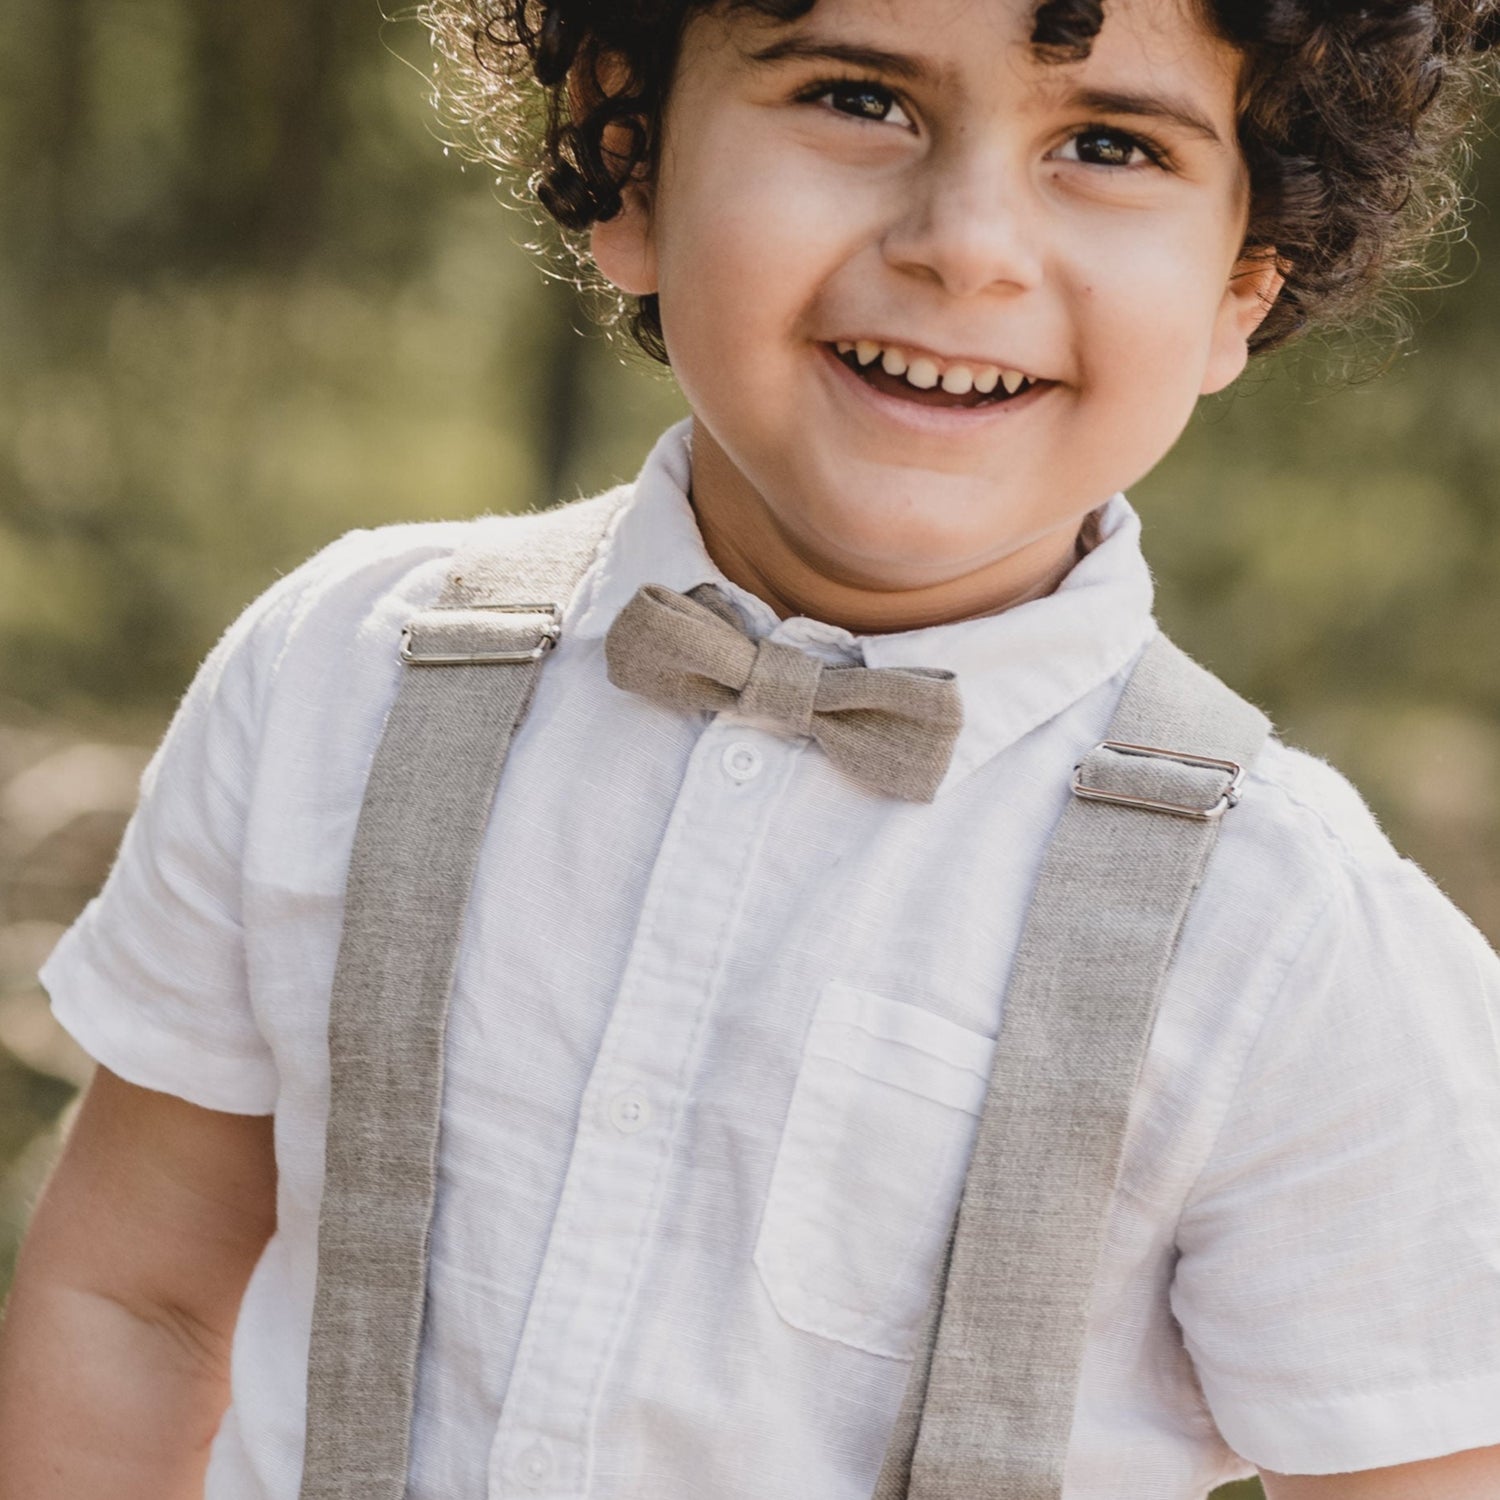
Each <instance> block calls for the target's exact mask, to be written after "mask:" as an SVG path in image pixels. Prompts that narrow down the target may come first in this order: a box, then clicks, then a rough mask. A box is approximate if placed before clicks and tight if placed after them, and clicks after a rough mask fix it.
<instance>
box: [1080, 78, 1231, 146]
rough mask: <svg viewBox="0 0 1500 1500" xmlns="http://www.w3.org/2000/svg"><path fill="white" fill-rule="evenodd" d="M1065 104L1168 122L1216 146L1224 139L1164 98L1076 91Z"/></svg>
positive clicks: (1179, 103) (1189, 109) (1186, 107)
mask: <svg viewBox="0 0 1500 1500" xmlns="http://www.w3.org/2000/svg"><path fill="white" fill-rule="evenodd" d="M1066 102H1067V103H1069V104H1074V105H1077V106H1079V107H1081V108H1083V109H1086V110H1091V111H1097V112H1098V113H1099V114H1101V115H1130V116H1134V117H1135V118H1137V119H1152V120H1169V121H1171V123H1172V124H1174V125H1180V126H1181V127H1182V128H1183V129H1184V130H1188V131H1191V132H1192V133H1193V134H1194V135H1201V136H1202V137H1203V138H1204V139H1205V140H1208V141H1211V142H1213V144H1214V145H1216V146H1223V145H1224V139H1223V137H1222V136H1221V135H1220V134H1219V132H1218V131H1217V130H1215V129H1214V127H1213V124H1212V122H1211V121H1210V120H1209V119H1208V118H1207V117H1206V116H1204V115H1201V114H1199V112H1198V111H1197V110H1196V109H1194V108H1193V106H1192V105H1191V104H1189V103H1187V101H1186V100H1183V99H1174V98H1171V97H1169V96H1167V95H1165V94H1137V93H1131V92H1129V91H1128V90H1116V89H1077V90H1074V91H1073V92H1072V93H1070V94H1069V95H1068V96H1067V99H1066Z"/></svg>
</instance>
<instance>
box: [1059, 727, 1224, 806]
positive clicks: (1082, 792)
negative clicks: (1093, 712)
mask: <svg viewBox="0 0 1500 1500" xmlns="http://www.w3.org/2000/svg"><path fill="white" fill-rule="evenodd" d="M1094 750H1114V751H1116V752H1117V753H1118V754H1120V755H1144V756H1147V757H1148V758H1154V759H1157V760H1171V761H1176V762H1177V763H1178V765H1183V766H1197V767H1199V768H1200V769H1202V770H1205V771H1226V772H1228V773H1229V785H1228V786H1227V787H1225V788H1224V793H1223V795H1222V796H1221V797H1220V798H1219V800H1218V801H1217V802H1216V803H1214V805H1213V806H1212V807H1189V806H1187V805H1186V804H1184V803H1181V802H1153V801H1152V800H1151V799H1150V798H1148V797H1131V796H1129V795H1128V794H1126V793H1125V792H1111V791H1106V790H1105V789H1104V788H1103V787H1097V786H1085V785H1084V784H1083V782H1082V781H1081V780H1080V779H1079V776H1080V773H1081V772H1082V770H1083V762H1082V761H1079V762H1078V764H1077V765H1076V766H1074V767H1073V795H1074V796H1075V797H1082V798H1083V799H1084V800H1085V801H1087V802H1113V803H1115V804H1116V805H1117V806H1119V807H1141V808H1144V809H1145V810H1146V811H1147V812H1159V813H1170V814H1172V816H1173V817H1177V818H1192V819H1194V820H1195V821H1197V822H1199V823H1212V822H1215V821H1216V820H1217V819H1219V818H1222V817H1223V816H1224V814H1225V813H1226V812H1228V811H1229V809H1230V808H1231V807H1233V806H1234V805H1235V804H1236V803H1237V802H1238V801H1239V800H1240V787H1241V785H1242V784H1243V783H1244V780H1245V768H1244V767H1243V766H1242V765H1240V764H1239V762H1238V761H1233V760H1215V759H1214V758H1213V757H1212V756H1211V755H1184V754H1183V753H1182V751H1180V750H1162V749H1160V748H1159V747H1158V746H1155V745H1128V744H1126V743H1125V742H1124V741H1123V740H1104V741H1103V742H1102V743H1100V744H1098V745H1095V746H1094ZM1092 753H1093V751H1090V754H1092Z"/></svg>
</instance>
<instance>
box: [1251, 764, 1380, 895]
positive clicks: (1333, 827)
mask: <svg viewBox="0 0 1500 1500" xmlns="http://www.w3.org/2000/svg"><path fill="white" fill-rule="evenodd" d="M1262 798H1263V799H1264V801H1265V813H1266V815H1267V816H1266V818H1265V820H1264V821H1265V823H1266V833H1267V834H1268V835H1269V834H1270V832H1271V829H1273V828H1274V830H1275V833H1276V835H1279V836H1281V837H1291V838H1293V839H1295V841H1296V842H1297V843H1298V844H1299V845H1300V846H1302V847H1303V848H1304V849H1305V851H1306V855H1307V857H1308V858H1310V859H1316V860H1318V861H1320V862H1327V863H1329V864H1330V866H1341V867H1344V868H1346V869H1356V870H1372V869H1378V868H1381V867H1385V866H1392V867H1394V866H1397V865H1399V864H1400V863H1401V855H1400V854H1399V853H1398V851H1397V850H1396V848H1395V846H1394V845H1393V844H1392V843H1391V841H1390V838H1389V837H1388V836H1387V834H1386V832H1385V830H1384V829H1383V828H1382V827H1381V826H1380V822H1379V820H1378V819H1377V818H1376V816H1375V814H1374V812H1373V811H1372V810H1371V808H1370V806H1369V804H1368V803H1367V802H1366V801H1365V799H1364V797H1363V796H1362V795H1361V793H1360V792H1359V790H1358V789H1357V788H1356V787H1355V786H1354V784H1353V783H1352V782H1351V781H1350V780H1349V779H1348V777H1346V776H1345V775H1344V774H1343V773H1342V772H1341V771H1339V770H1338V769H1337V767H1335V766H1333V765H1331V764H1330V763H1329V762H1328V761H1326V760H1323V759H1322V758H1321V757H1320V756H1317V755H1315V754H1313V753H1312V752H1311V751H1309V750H1303V749H1300V748H1298V747H1297V746H1295V745H1289V744H1287V743H1285V741H1283V740H1281V739H1279V738H1277V737H1276V736H1275V735H1273V736H1272V737H1271V738H1270V739H1269V740H1268V741H1267V742H1266V746H1265V748H1264V749H1263V750H1262V752H1261V754H1260V756H1259V757H1258V759H1257V760H1256V762H1255V764H1254V766H1252V767H1251V769H1250V772H1249V775H1248V776H1247V790H1246V796H1245V800H1246V802H1253V801H1258V800H1260V799H1262Z"/></svg>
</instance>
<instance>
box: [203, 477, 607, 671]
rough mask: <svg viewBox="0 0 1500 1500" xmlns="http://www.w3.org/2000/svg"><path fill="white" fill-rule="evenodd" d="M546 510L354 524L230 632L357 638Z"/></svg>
mask: <svg viewBox="0 0 1500 1500" xmlns="http://www.w3.org/2000/svg"><path fill="white" fill-rule="evenodd" d="M613 493H614V492H610V494H611V495H612V494H613ZM601 498H602V497H601ZM539 514H542V513H541V512H536V511H527V512H517V513H514V514H487V515H481V516H474V517H470V518H468V519H463V520H453V521H406V522H396V523H393V524H390V525H384V526H374V527H364V528H357V529H354V530H351V531H347V532H345V533H344V534H343V535H342V536H339V537H337V538H336V539H335V540H333V541H331V542H329V543H328V544H327V545H326V546H324V547H323V548H321V549H320V550H319V551H318V552H316V553H314V554H313V555H312V556H311V557H309V558H308V559H307V560H306V561H305V562H303V563H301V564H300V565H299V566H298V567H296V568H294V569H292V570H291V571H290V572H288V573H287V574H285V575H284V576H282V577H281V578H279V579H278V580H277V581H276V582H275V583H273V584H272V585H271V586H270V587H269V588H268V589H267V590H266V591H265V593H263V594H262V595H261V596H260V598H259V599H258V600H256V601H255V603H253V604H252V605H251V606H250V608H249V609H247V610H246V612H245V614H244V615H243V616H242V617H241V619H240V620H239V621H238V622H236V625H235V626H234V627H231V633H234V632H235V631H236V630H238V631H247V630H249V631H255V632H256V633H258V634H267V633H269V634H270V635H271V636H274V637H276V638H277V640H278V641H279V642H280V643H282V644H284V643H285V642H286V641H287V640H288V639H289V637H291V636H293V635H298V634H305V633H306V632H307V631H308V630H312V631H314V632H316V631H317V630H318V628H319V627H320V626H323V627H327V628H329V629H331V630H333V631H335V632H338V633H345V632H349V631H353V632H354V634H353V636H352V637H351V639H352V640H353V641H354V642H355V643H356V644H357V642H358V638H359V634H360V630H361V622H364V621H366V620H369V619H371V618H373V617H375V616H383V615H385V614H386V613H388V612H390V611H392V610H394V611H398V612H399V611H401V610H412V609H421V608H425V607H427V606H428V605H430V604H431V603H432V602H433V601H434V600H435V599H436V597H437V595H438V593H439V592H440V591H441V589H442V587H443V584H444V582H445V580H446V579H447V577H448V573H449V570H450V569H451V568H452V566H453V562H454V559H455V558H456V557H457V556H459V555H460V554H463V553H472V552H474V551H476V550H478V551H489V550H494V551H495V552H497V553H500V552H503V551H504V550H505V549H506V547H507V546H514V545H516V543H517V542H518V540H519V539H521V538H522V537H524V535H525V533H526V528H527V524H528V522H531V521H534V520H535V518H536V517H537V516H538V515H539Z"/></svg>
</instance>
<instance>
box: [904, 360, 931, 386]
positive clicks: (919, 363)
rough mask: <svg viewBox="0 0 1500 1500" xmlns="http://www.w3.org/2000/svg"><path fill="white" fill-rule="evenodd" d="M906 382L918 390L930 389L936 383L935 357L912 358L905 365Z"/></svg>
mask: <svg viewBox="0 0 1500 1500" xmlns="http://www.w3.org/2000/svg"><path fill="white" fill-rule="evenodd" d="M906 383H907V384H908V385H914V386H916V388H917V389H918V390H919V391H930V390H931V389H932V388H933V387H934V386H935V385H936V384H937V383H938V367H937V361H936V360H935V359H914V360H912V362H911V364H910V365H909V366H908V367H907V371H906Z"/></svg>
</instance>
